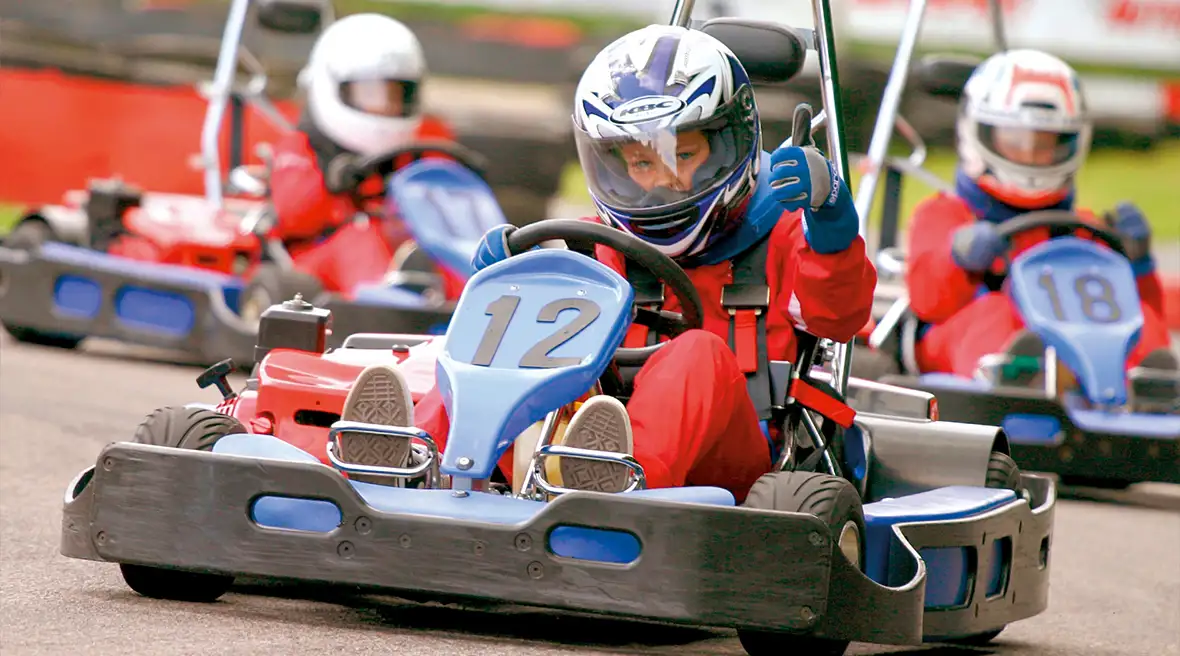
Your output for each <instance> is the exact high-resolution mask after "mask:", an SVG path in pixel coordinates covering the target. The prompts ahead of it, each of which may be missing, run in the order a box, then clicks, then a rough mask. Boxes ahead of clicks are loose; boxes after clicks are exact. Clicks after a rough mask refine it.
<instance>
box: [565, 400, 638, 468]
mask: <svg viewBox="0 0 1180 656" xmlns="http://www.w3.org/2000/svg"><path fill="white" fill-rule="evenodd" d="M632 439H633V438H632V437H631V420H630V418H629V417H628V416H627V408H626V407H624V406H623V404H622V403H621V402H620V401H619V400H618V399H616V398H614V397H613V396H605V395H598V396H592V397H590V399H589V400H588V401H586V402H585V403H583V404H582V407H580V408H578V411H577V412H575V413H574V416H573V418H572V419H570V423H569V426H568V427H567V428H566V431H565V437H564V439H563V440H562V445H563V446H568V447H573V448H576V449H587V450H591V451H607V452H610V453H623V454H628V455H630V454H631V453H632V449H633V448H634V447H633V443H632ZM559 460H560V461H561V466H560V471H561V482H560V485H562V486H563V487H566V488H569V489H571V490H585V491H588V492H622V491H623V490H625V489H626V488H627V482H628V480H629V478H630V472H631V469H630V468H629V467H627V466H626V465H624V464H621V463H617V462H603V461H601V460H587V459H585V458H560V459H559Z"/></svg>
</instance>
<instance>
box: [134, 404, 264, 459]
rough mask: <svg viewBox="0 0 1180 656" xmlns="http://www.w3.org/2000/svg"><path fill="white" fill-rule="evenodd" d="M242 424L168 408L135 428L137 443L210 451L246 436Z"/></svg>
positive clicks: (205, 412)
mask: <svg viewBox="0 0 1180 656" xmlns="http://www.w3.org/2000/svg"><path fill="white" fill-rule="evenodd" d="M245 432H246V427H245V426H243V425H242V422H240V421H238V420H237V419H235V418H233V417H231V416H229V415H223V414H221V413H219V412H214V411H212V410H205V409H204V408H186V407H184V406H168V407H165V408H160V409H158V410H156V411H155V412H153V413H151V414H150V415H148V416H147V418H146V419H144V420H143V422H141V423H140V424H139V426H138V427H136V429H135V437H134V438H133V439H134V441H135V442H137V443H139V444H152V445H155V446H170V447H173V448H176V449H192V450H194V451H210V450H212V449H213V445H214V444H216V443H217V440H220V439H221V438H223V437H225V436H226V435H232V434H234V433H245Z"/></svg>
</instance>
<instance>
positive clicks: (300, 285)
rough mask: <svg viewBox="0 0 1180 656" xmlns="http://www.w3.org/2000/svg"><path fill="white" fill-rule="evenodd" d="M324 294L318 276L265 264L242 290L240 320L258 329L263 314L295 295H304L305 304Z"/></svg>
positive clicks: (239, 302)
mask: <svg viewBox="0 0 1180 656" xmlns="http://www.w3.org/2000/svg"><path fill="white" fill-rule="evenodd" d="M323 291H324V286H323V284H322V283H320V281H319V279H318V278H316V277H315V276H312V275H308V274H306V273H303V272H302V271H294V270H288V269H282V268H279V266H278V265H277V264H274V263H272V262H264V263H263V264H261V265H259V267H258V269H257V270H256V271H255V272H254V276H253V277H252V278H251V279H250V282H249V283H247V284H246V288H245V289H243V290H242V296H241V298H240V299H239V300H238V316H240V317H242V319H243V320H244V321H246V323H248V324H250V325H252V326H255V327H257V326H258V323H259V322H260V321H261V320H262V313H263V312H265V311H266V310H267V308H269V307H270V306H272V305H276V304H278V303H283V302H285V301H289V300H291V299H292V298H294V297H295V295H296V294H302V295H303V300H305V301H307V302H308V303H315V302H316V300H317V298H318V297H319V295H320V294H322V293H323Z"/></svg>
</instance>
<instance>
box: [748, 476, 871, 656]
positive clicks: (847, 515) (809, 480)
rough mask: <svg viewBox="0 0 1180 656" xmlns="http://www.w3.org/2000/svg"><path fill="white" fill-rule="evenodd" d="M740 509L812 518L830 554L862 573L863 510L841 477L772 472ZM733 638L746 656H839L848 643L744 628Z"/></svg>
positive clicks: (751, 489)
mask: <svg viewBox="0 0 1180 656" xmlns="http://www.w3.org/2000/svg"><path fill="white" fill-rule="evenodd" d="M742 505H743V506H745V507H747V508H758V509H760V510H778V511H782V512H801V513H807V514H810V515H815V516H816V517H818V518H819V519H820V520H822V521H823V522H824V523H825V524H827V525H828V529H829V531H830V534H831V538H832V545H833V549H835V550H836V551H837V552H838V553H840V554H842V555H843V556H844V557H845V558H847V559H848V560H849V562H852V563H853V564H854V565H855V566H856V568H857V569H859V570H861V571H864V552H865V550H864V540H865V519H864V508H863V506H862V504H861V499H860V495H859V494H857V492H856V488H854V487H853V486H852V484H851V483H849V482H848V481H846V480H844V479H843V478H838V477H835V476H829V475H827V474H813V473H809V472H771V473H769V474H766V475H764V476H762V477H761V478H759V479H758V480H757V481H756V482H755V483H754V486H753V487H751V488H750V493H749V495H747V497H746V502H745V503H744V504H742ZM833 557H837V556H835V555H833ZM738 639H739V640H740V641H741V643H742V648H744V649H745V650H746V653H747V654H749V655H750V656H783V655H785V654H808V655H815V656H842V655H843V654H844V652H845V651H847V649H848V644H849V642H848V641H847V640H831V639H828V638H819V637H816V636H811V635H806V634H794V633H776V632H773V631H751V630H744V629H739V630H738Z"/></svg>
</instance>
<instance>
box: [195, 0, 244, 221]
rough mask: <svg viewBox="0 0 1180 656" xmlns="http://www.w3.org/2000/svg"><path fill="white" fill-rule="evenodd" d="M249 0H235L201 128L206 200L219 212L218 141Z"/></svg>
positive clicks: (222, 38) (230, 11) (220, 202)
mask: <svg viewBox="0 0 1180 656" xmlns="http://www.w3.org/2000/svg"><path fill="white" fill-rule="evenodd" d="M249 7H250V0H233V1H232V3H231V4H230V8H229V16H228V18H226V21H225V31H224V32H223V33H222V36H221V50H220V51H219V53H218V55H217V69H216V70H215V71H214V74H213V84H212V85H211V86H210V88H209V107H208V109H207V110H206V112H205V122H204V124H203V125H202V126H201V165H202V166H203V167H204V169H205V199H206V200H207V201H209V202H210V203H211V204H213V206H214V207H218V208H220V207H221V205H222V194H221V191H222V190H221V153H220V148H219V145H220V144H219V141H220V139H219V138H218V137H220V135H221V124H222V121H223V120H224V119H225V108H226V104H227V103H228V102H229V93H230V89H231V87H232V85H233V82H234V74H235V73H236V72H237V68H238V46H239V45H240V44H241V41H242V31H243V29H244V28H245V25H246V13H247V10H248V9H249Z"/></svg>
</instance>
